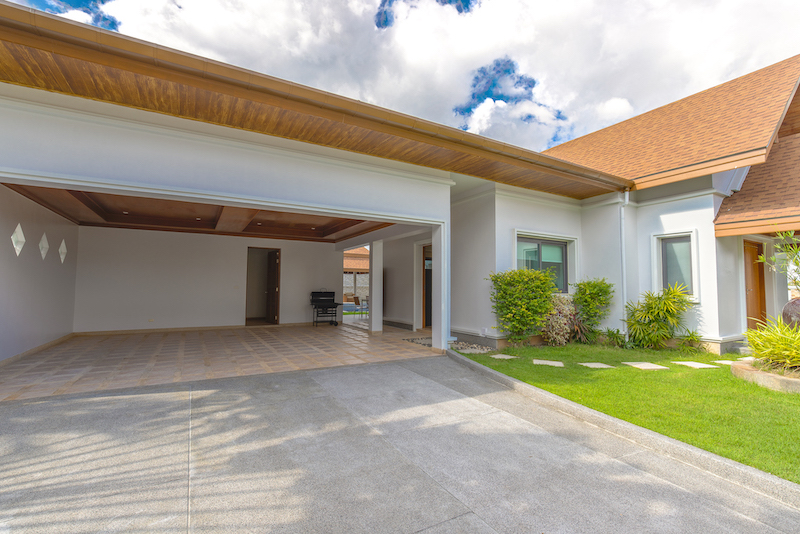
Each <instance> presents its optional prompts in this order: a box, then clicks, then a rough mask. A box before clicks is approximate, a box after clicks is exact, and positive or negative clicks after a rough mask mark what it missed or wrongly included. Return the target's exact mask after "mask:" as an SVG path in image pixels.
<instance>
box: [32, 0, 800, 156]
mask: <svg viewBox="0 0 800 534" xmlns="http://www.w3.org/2000/svg"><path fill="white" fill-rule="evenodd" d="M18 1H20V2H23V1H24V0H18ZM379 3H380V2H379V0H346V1H341V0H270V1H269V2H260V1H257V0H193V1H191V2H183V1H182V0H112V1H111V2H109V3H107V4H105V5H104V6H103V10H104V11H105V12H106V13H107V14H108V15H111V16H113V17H115V18H117V19H118V20H119V21H120V23H121V25H120V31H121V32H122V33H124V34H127V35H132V36H134V37H138V38H141V39H145V40H148V41H154V42H157V43H160V44H163V45H166V46H170V47H175V48H178V49H181V50H186V51H189V52H192V53H196V54H200V55H203V56H206V57H211V58H214V59H218V60H221V61H225V62H228V63H232V64H235V65H239V66H243V67H246V68H250V69H253V70H256V71H260V72H263V73H266V74H269V75H273V76H277V77H280V78H285V79H288V80H291V81H294V82H298V83H302V84H306V85H310V86H313V87H318V88H320V89H324V90H327V91H331V92H334V93H338V94H342V95H345V96H349V97H352V98H357V99H361V100H364V101H367V102H371V103H375V104H377V105H380V106H384V107H388V108H390V109H395V110H398V111H402V112H404V113H408V114H411V115H415V116H419V117H423V118H426V119H429V120H433V121H437V122H441V123H444V124H448V125H451V126H460V125H462V124H463V123H464V121H465V119H464V117H461V116H457V115H455V114H454V113H453V108H454V107H455V106H458V105H462V104H464V103H466V102H468V101H469V96H470V84H471V82H472V79H473V76H474V71H475V70H476V69H478V68H480V67H482V66H485V65H489V64H491V63H492V62H493V61H494V60H495V59H498V58H502V57H508V58H510V59H511V60H513V61H515V62H516V64H517V65H518V74H520V75H525V76H529V77H533V78H535V79H536V80H537V81H538V85H537V86H536V88H535V89H534V92H533V96H534V99H535V101H536V102H538V103H540V104H543V106H544V107H543V106H537V105H536V104H533V103H525V102H522V103H516V104H509V105H507V106H503V105H501V104H502V101H495V100H491V103H487V102H484V103H483V104H481V106H480V108H479V109H477V110H476V112H475V114H474V115H473V116H472V117H471V118H470V119H469V120H468V121H467V126H468V127H469V128H472V129H474V130H475V131H480V132H481V133H482V135H487V136H491V137H495V138H498V139H501V140H503V141H506V142H509V143H514V144H518V145H522V146H525V147H528V148H532V149H537V150H541V149H544V148H546V147H547V146H548V144H549V143H551V140H552V139H553V136H554V135H556V134H558V133H559V132H560V133H561V135H563V134H564V132H567V131H572V132H574V134H575V135H582V134H584V133H587V132H590V131H594V130H597V129H599V128H602V127H605V126H608V125H609V124H611V123H613V122H616V121H618V120H621V119H624V118H627V117H630V116H632V115H635V114H638V113H642V112H644V111H647V110H649V109H653V108H655V107H657V106H660V105H663V104H666V103H668V102H671V101H674V100H677V99H678V98H681V97H684V96H687V95H689V94H692V93H694V92H697V91H700V90H703V89H706V88H708V87H710V86H713V85H716V84H719V83H722V82H724V81H727V80H729V79H731V78H734V77H736V76H739V75H742V74H746V73H747V72H750V71H753V70H755V69H758V68H761V67H764V66H766V65H769V64H771V63H774V62H776V61H779V60H781V59H785V58H787V57H789V56H791V55H794V54H796V53H800V32H797V31H796V28H795V26H796V21H797V20H800V2H797V1H796V0H774V1H772V2H767V3H764V2H762V1H761V0H613V1H612V0H574V1H570V2H530V1H529V0H483V1H482V2H479V3H477V4H475V7H474V9H473V10H472V12H470V13H465V14H459V13H457V11H456V10H455V9H454V8H453V7H452V6H442V5H439V4H438V3H437V2H436V1H435V0H397V1H396V2H395V3H394V4H393V12H394V24H393V25H392V26H391V27H388V28H386V29H378V28H376V27H375V20H374V17H375V14H376V12H377V9H378V5H379ZM69 16H71V17H73V18H77V17H80V16H81V15H79V14H78V13H76V12H70V15H69ZM81 20H85V19H81ZM553 110H560V111H562V112H563V114H564V115H565V116H566V120H563V119H557V118H555V117H554V115H553V112H554V111H553ZM527 115H533V117H534V118H535V120H528V121H527V122H524V121H523V120H522V119H523V118H525V117H527Z"/></svg>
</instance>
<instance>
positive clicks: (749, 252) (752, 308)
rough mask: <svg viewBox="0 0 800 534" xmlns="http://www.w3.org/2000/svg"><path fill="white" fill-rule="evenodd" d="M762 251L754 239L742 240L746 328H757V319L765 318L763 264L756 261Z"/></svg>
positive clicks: (762, 319)
mask: <svg viewBox="0 0 800 534" xmlns="http://www.w3.org/2000/svg"><path fill="white" fill-rule="evenodd" d="M763 253H764V245H763V244H761V243H756V242H754V241H745V242H744V287H745V295H746V302H747V328H757V327H758V321H766V320H767V294H766V291H765V289H764V264H763V263H759V262H758V256H759V255H761V254H763Z"/></svg>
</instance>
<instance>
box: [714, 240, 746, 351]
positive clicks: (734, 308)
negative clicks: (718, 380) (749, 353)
mask: <svg viewBox="0 0 800 534" xmlns="http://www.w3.org/2000/svg"><path fill="white" fill-rule="evenodd" d="M743 247H744V243H743V239H742V238H741V237H738V236H736V237H720V238H717V268H718V271H717V280H716V283H717V287H718V296H717V303H716V304H717V309H718V310H720V313H719V336H720V338H721V339H722V340H723V341H724V340H729V339H732V338H741V335H742V333H743V332H744V331H745V330H746V329H747V317H746V315H747V313H746V302H745V291H744V290H745V287H744V252H743V250H744V249H743Z"/></svg>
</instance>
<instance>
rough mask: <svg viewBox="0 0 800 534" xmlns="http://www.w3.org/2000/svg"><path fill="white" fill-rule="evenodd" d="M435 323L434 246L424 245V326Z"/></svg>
mask: <svg viewBox="0 0 800 534" xmlns="http://www.w3.org/2000/svg"><path fill="white" fill-rule="evenodd" d="M432 323H433V247H432V246H431V245H427V246H424V247H422V327H423V328H427V327H429V326H431V324H432Z"/></svg>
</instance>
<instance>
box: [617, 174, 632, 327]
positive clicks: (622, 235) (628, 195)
mask: <svg viewBox="0 0 800 534" xmlns="http://www.w3.org/2000/svg"><path fill="white" fill-rule="evenodd" d="M630 199H631V190H630V189H628V188H627V187H626V188H625V196H624V200H623V201H622V203H621V204H620V205H619V253H620V259H621V263H622V269H621V270H622V312H621V313H622V317H621V321H622V333H623V334H626V335H627V333H628V323H626V322H625V304H627V303H628V265H627V263H628V262H627V259H628V255H627V253H626V251H625V207H626V206H627V205H628V203H629V202H630Z"/></svg>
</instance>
